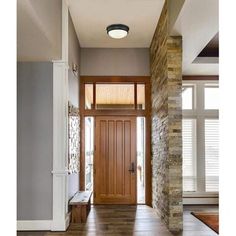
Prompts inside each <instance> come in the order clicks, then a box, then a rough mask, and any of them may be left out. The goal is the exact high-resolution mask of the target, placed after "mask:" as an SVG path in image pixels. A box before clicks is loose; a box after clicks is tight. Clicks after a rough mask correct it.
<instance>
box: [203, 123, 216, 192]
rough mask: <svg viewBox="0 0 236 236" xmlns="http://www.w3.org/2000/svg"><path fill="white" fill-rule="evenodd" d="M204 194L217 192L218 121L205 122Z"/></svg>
mask: <svg viewBox="0 0 236 236" xmlns="http://www.w3.org/2000/svg"><path fill="white" fill-rule="evenodd" d="M205 175H206V186H205V187H206V192H218V185H219V121H218V120H217V119H206V120H205Z"/></svg>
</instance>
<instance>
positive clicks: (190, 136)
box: [182, 119, 196, 192]
mask: <svg viewBox="0 0 236 236" xmlns="http://www.w3.org/2000/svg"><path fill="white" fill-rule="evenodd" d="M182 134H183V135H182V138H183V191H185V192H194V191H196V120H195V119H183V122H182Z"/></svg>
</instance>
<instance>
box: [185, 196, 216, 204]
mask: <svg viewBox="0 0 236 236" xmlns="http://www.w3.org/2000/svg"><path fill="white" fill-rule="evenodd" d="M217 204H219V198H218V197H215V198H204V197H203V198H194V197H189V198H188V197H186V198H183V205H217Z"/></svg>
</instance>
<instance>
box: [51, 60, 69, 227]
mask: <svg viewBox="0 0 236 236" xmlns="http://www.w3.org/2000/svg"><path fill="white" fill-rule="evenodd" d="M67 124H68V66H67V64H66V63H65V62H62V61H58V62H56V61H54V62H53V170H52V174H53V219H52V224H51V230H52V231H64V230H66V229H67V227H68V226H69V220H68V219H67V218H68V216H67V213H68V196H67V195H68V194H67V193H68V184H67V182H68V171H67V167H68V159H67V158H68V148H67V147H68V144H67V142H68V139H67V135H68V134H67Z"/></svg>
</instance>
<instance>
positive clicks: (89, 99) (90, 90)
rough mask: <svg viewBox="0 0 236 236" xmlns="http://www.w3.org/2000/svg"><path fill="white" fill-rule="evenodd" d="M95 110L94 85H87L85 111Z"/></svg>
mask: <svg viewBox="0 0 236 236" xmlns="http://www.w3.org/2000/svg"><path fill="white" fill-rule="evenodd" d="M92 108H93V84H85V109H92Z"/></svg>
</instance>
